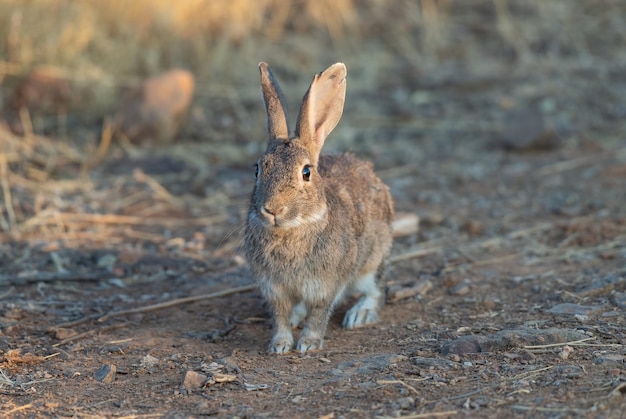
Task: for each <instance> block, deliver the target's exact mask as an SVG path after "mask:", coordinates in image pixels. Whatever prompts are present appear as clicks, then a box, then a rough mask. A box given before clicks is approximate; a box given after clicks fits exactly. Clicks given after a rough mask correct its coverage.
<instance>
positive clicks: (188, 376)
mask: <svg viewBox="0 0 626 419" xmlns="http://www.w3.org/2000/svg"><path fill="white" fill-rule="evenodd" d="M207 380H208V377H207V376H206V375H204V374H200V373H198V372H195V371H191V370H190V371H187V372H186V373H185V379H184V380H183V384H182V386H183V388H184V389H185V390H195V389H199V388H202V387H203V386H204V384H205V383H206V382H207Z"/></svg>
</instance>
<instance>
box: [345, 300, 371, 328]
mask: <svg viewBox="0 0 626 419" xmlns="http://www.w3.org/2000/svg"><path fill="white" fill-rule="evenodd" d="M372 306H373V304H371V302H369V301H367V300H365V301H359V302H358V303H356V304H355V305H354V307H352V308H351V309H350V310H348V312H347V313H346V316H345V317H344V318H343V323H342V325H343V327H344V328H346V329H354V328H356V327H361V326H366V325H368V324H373V323H377V322H378V310H377V308H374V307H372Z"/></svg>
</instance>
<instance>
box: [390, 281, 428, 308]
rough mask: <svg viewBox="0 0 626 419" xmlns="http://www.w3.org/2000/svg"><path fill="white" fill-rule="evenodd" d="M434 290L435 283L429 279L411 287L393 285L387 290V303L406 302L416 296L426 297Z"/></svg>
mask: <svg viewBox="0 0 626 419" xmlns="http://www.w3.org/2000/svg"><path fill="white" fill-rule="evenodd" d="M432 288H433V283H432V282H431V281H430V280H428V279H425V280H423V281H419V282H417V283H411V284H410V285H407V284H401V285H393V286H390V287H389V288H388V289H387V301H389V302H392V301H398V300H405V299H407V298H411V297H415V296H416V295H426V294H427V293H428V291H430V290H431V289H432Z"/></svg>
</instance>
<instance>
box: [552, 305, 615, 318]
mask: <svg viewBox="0 0 626 419" xmlns="http://www.w3.org/2000/svg"><path fill="white" fill-rule="evenodd" d="M603 308H604V306H583V305H580V304H574V303H562V304H557V305H555V306H554V307H551V308H549V309H547V310H546V313H550V314H562V315H588V314H591V313H593V312H595V311H599V310H601V309H603Z"/></svg>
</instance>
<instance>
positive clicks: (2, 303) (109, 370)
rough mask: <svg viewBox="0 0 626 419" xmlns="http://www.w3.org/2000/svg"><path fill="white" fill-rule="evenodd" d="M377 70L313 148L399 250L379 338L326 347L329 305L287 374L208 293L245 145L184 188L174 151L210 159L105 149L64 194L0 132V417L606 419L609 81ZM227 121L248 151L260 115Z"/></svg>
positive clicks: (624, 323) (244, 296) (621, 404)
mask: <svg viewBox="0 0 626 419" xmlns="http://www.w3.org/2000/svg"><path fill="white" fill-rule="evenodd" d="M616 68H617V67H616ZM390 72H391V73H390V74H391V75H393V74H395V75H396V76H397V77H390V74H387V77H385V80H383V81H382V82H381V85H380V86H373V87H371V89H365V88H363V87H362V88H361V89H359V90H357V91H355V92H353V93H351V92H350V87H349V88H348V104H347V107H346V110H345V113H344V117H343V120H342V121H341V122H340V128H338V131H337V132H336V133H334V134H331V136H330V137H329V139H328V147H327V148H328V149H329V150H328V152H339V151H343V150H351V151H352V152H354V153H355V154H357V155H358V156H359V157H361V158H364V159H367V160H371V161H373V162H374V164H375V166H376V168H377V171H378V173H379V174H380V176H381V177H382V178H383V179H384V181H385V182H386V183H387V184H388V185H389V186H390V188H391V192H392V195H393V197H394V200H395V205H396V209H397V211H398V212H399V213H410V214H417V215H418V216H419V217H420V228H419V231H418V232H409V233H404V234H402V233H399V234H398V237H396V239H395V242H394V247H393V252H392V263H391V268H390V272H389V276H388V285H387V292H388V302H387V304H386V305H385V307H384V309H383V311H382V316H381V321H380V323H379V324H377V325H375V326H372V327H366V328H362V329H358V330H351V331H345V330H343V329H342V327H341V320H342V316H343V314H344V313H345V310H346V309H347V307H349V302H350V301H348V302H346V304H345V305H342V306H341V307H339V308H338V309H337V311H336V313H335V315H334V316H333V317H332V319H331V322H330V326H329V328H328V332H327V335H326V339H325V346H324V348H323V349H322V350H320V351H316V352H312V353H307V354H305V355H300V354H298V353H290V354H287V355H282V356H276V355H272V354H269V353H268V352H267V347H268V344H269V341H270V339H271V336H272V331H271V326H272V324H271V318H270V315H269V313H268V310H267V307H266V306H265V305H264V303H263V301H262V299H261V297H260V296H259V294H258V293H257V292H256V291H254V290H250V289H249V288H245V289H244V290H240V291H238V292H236V291H235V292H228V290H231V289H233V288H236V287H242V286H246V285H251V284H253V280H252V278H251V277H250V275H249V273H248V270H247V267H246V262H245V260H244V258H243V256H242V255H243V252H242V251H241V249H240V244H241V238H242V231H241V230H242V226H243V224H244V214H245V211H246V206H247V195H248V193H249V191H250V190H251V187H252V182H253V178H254V173H253V170H254V169H253V167H252V164H253V162H254V161H255V159H256V157H255V156H256V155H257V154H256V153H257V151H258V150H259V149H260V148H261V145H259V146H258V147H256V148H255V147H253V148H252V149H250V148H249V147H248V148H247V149H246V150H247V151H245V152H244V151H242V152H241V153H240V154H239V155H238V157H237V158H236V159H231V160H228V159H226V158H224V160H220V157H216V156H215V155H213V156H212V157H211V158H207V161H209V162H210V163H207V167H208V168H207V169H206V170H204V171H202V170H200V169H198V167H197V166H194V165H193V164H192V162H193V161H194V159H196V158H198V156H197V154H196V152H197V150H199V149H200V147H206V149H207V150H209V151H208V153H209V154H210V153H212V152H213V151H211V150H216V149H217V150H222V149H220V148H218V147H220V145H219V144H217V143H216V144H204V145H199V144H198V143H197V142H194V141H192V140H188V141H186V140H182V141H181V142H179V143H178V144H174V145H169V146H161V147H155V148H152V146H150V145H143V146H141V147H133V146H130V145H128V144H126V145H123V144H122V145H119V144H115V145H113V146H112V147H111V150H109V153H108V154H107V156H106V158H105V159H104V160H102V161H100V162H96V163H94V164H93V165H92V166H91V167H90V168H89V171H88V173H89V176H88V180H85V178H84V177H81V176H84V173H85V172H84V171H81V170H82V169H83V167H82V166H81V165H80V164H79V163H77V161H78V158H77V157H76V158H75V157H73V156H74V154H72V152H70V151H68V150H70V148H71V147H78V146H77V145H76V143H75V142H72V140H71V139H70V140H67V141H65V140H63V141H62V140H58V141H57V140H53V139H50V138H44V137H32V138H30V139H29V138H21V137H14V136H12V135H11V134H9V133H7V132H3V133H2V135H3V136H4V138H6V140H5V144H15V145H16V146H15V147H18V146H17V145H18V144H19V147H22V148H19V147H18V148H19V150H22V151H19V152H20V153H22V152H23V153H25V154H24V156H25V157H24V158H26V160H24V159H22V160H11V158H10V156H9V154H7V156H9V157H7V158H8V159H9V161H8V164H5V165H4V166H5V169H7V170H9V171H11V173H12V175H11V176H10V177H9V179H10V180H11V183H10V191H11V192H12V194H13V197H14V201H13V202H14V208H13V211H14V212H15V213H16V215H15V216H16V217H17V218H18V219H19V218H20V217H22V218H21V219H24V220H25V221H24V222H22V223H21V224H19V225H18V226H16V228H15V230H14V231H13V232H11V233H10V234H9V233H7V234H3V236H1V238H2V244H1V246H0V369H1V371H2V375H1V376H0V412H2V414H3V415H4V416H5V417H78V418H99V417H124V418H139V417H168V418H169V417H200V416H222V417H303V418H304V417H307V418H308V417H315V418H343V417H345V418H353V417H354V418H359V417H364V418H365V417H413V418H418V417H419V418H422V417H424V418H427V417H433V418H435V417H437V418H441V417H485V418H488V417H490V418H502V417H533V418H570V417H581V418H620V417H624V412H625V411H626V361H625V359H626V316H625V311H626V205H625V202H626V186H625V185H626V143H625V141H624V138H625V135H626V129H624V123H623V121H624V120H625V118H626V108H625V107H624V103H623V102H621V101H622V100H623V98H624V93H626V79H624V77H623V72H620V71H607V72H605V73H604V74H603V75H602V78H600V77H599V76H598V77H596V76H597V74H595V73H594V70H593V69H584V68H583V69H580V68H578V69H576V70H575V71H574V70H571V71H568V72H566V73H565V72H564V71H550V70H549V69H548V70H546V69H544V70H542V72H541V74H534V75H533V74H532V72H521V73H520V74H521V75H520V74H517V73H515V72H511V73H510V74H507V75H506V76H503V75H499V76H498V77H493V78H472V77H469V76H466V75H464V74H463V72H462V70H461V69H458V71H456V72H453V73H452V74H453V76H454V77H451V78H446V79H443V80H440V81H433V80H434V79H432V78H431V79H428V80H429V81H428V83H426V82H425V83H421V82H420V81H417V80H415V79H414V78H411V79H410V82H409V81H407V77H409V76H408V75H406V74H405V72H404V69H403V68H402V66H400V65H398V66H395V67H394V68H393V69H390ZM394 72H395V73H394ZM589 80H596V81H595V82H594V83H590V82H589ZM402 86H404V87H402ZM304 88H305V86H303V90H302V91H304ZM289 95H290V96H291V95H295V92H289ZM363 103H367V104H368V106H369V107H368V108H367V111H364V110H363V109H364V107H363V105H359V104H363ZM249 112H250V113H254V114H255V115H258V121H259V125H258V140H254V141H258V143H259V144H262V142H263V140H262V138H263V123H262V119H263V115H262V112H263V108H262V104H261V102H260V99H256V101H255V102H251V103H250V108H249ZM520 120H522V121H525V122H524V123H523V124H521V123H519V121H520ZM251 141H252V140H250V139H241V138H238V139H237V143H236V144H237V146H241V149H242V150H243V149H244V148H245V147H246V146H247V144H248V143H249V142H251ZM213 146H214V147H215V148H211V147H213ZM29 147H30V148H29ZM16 149H17V148H16ZM24 150H25V151H24ZM181 150H182V151H181ZM51 156H54V157H55V158H56V159H57V160H55V162H56V166H54V168H55V171H54V172H53V173H52V172H50V171H46V170H47V168H46V167H44V166H45V163H46V161H47V159H49V158H52V157H51ZM42 158H43V161H42ZM201 158H204V156H202V157H201ZM0 163H2V162H0ZM44 169H45V170H44ZM44 172H45V173H46V174H47V176H49V177H48V178H46V179H44V180H45V181H44V180H41V179H40V183H38V185H39V186H37V188H35V187H34V186H33V184H34V183H33V182H34V181H33V180H32V179H34V178H35V177H36V175H38V174H41V173H44ZM29 179H30V180H29ZM29 182H30V183H29ZM3 188H4V189H3V191H4V193H5V195H3V197H5V198H6V188H5V187H4V186H3ZM5 198H4V199H5ZM42 201H43V204H42ZM76 214H78V215H76ZM4 215H5V218H6V219H7V220H9V221H10V216H9V214H8V213H7V212H6V211H5V213H4ZM218 291H225V295H222V296H213V297H212V298H211V297H210V294H212V293H214V292H218ZM186 297H195V301H189V300H187V301H183V302H180V301H176V299H179V298H186ZM168 301H173V302H174V303H173V304H172V305H171V306H169V307H165V308H152V309H151V308H150V306H151V305H153V304H159V303H165V302H168ZM144 307H145V308H146V309H145V310H143V311H142V308H144ZM130 309H138V310H136V311H137V312H134V313H126V314H123V313H122V314H117V313H116V312H117V311H120V310H130ZM194 373H195V374H194Z"/></svg>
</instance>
